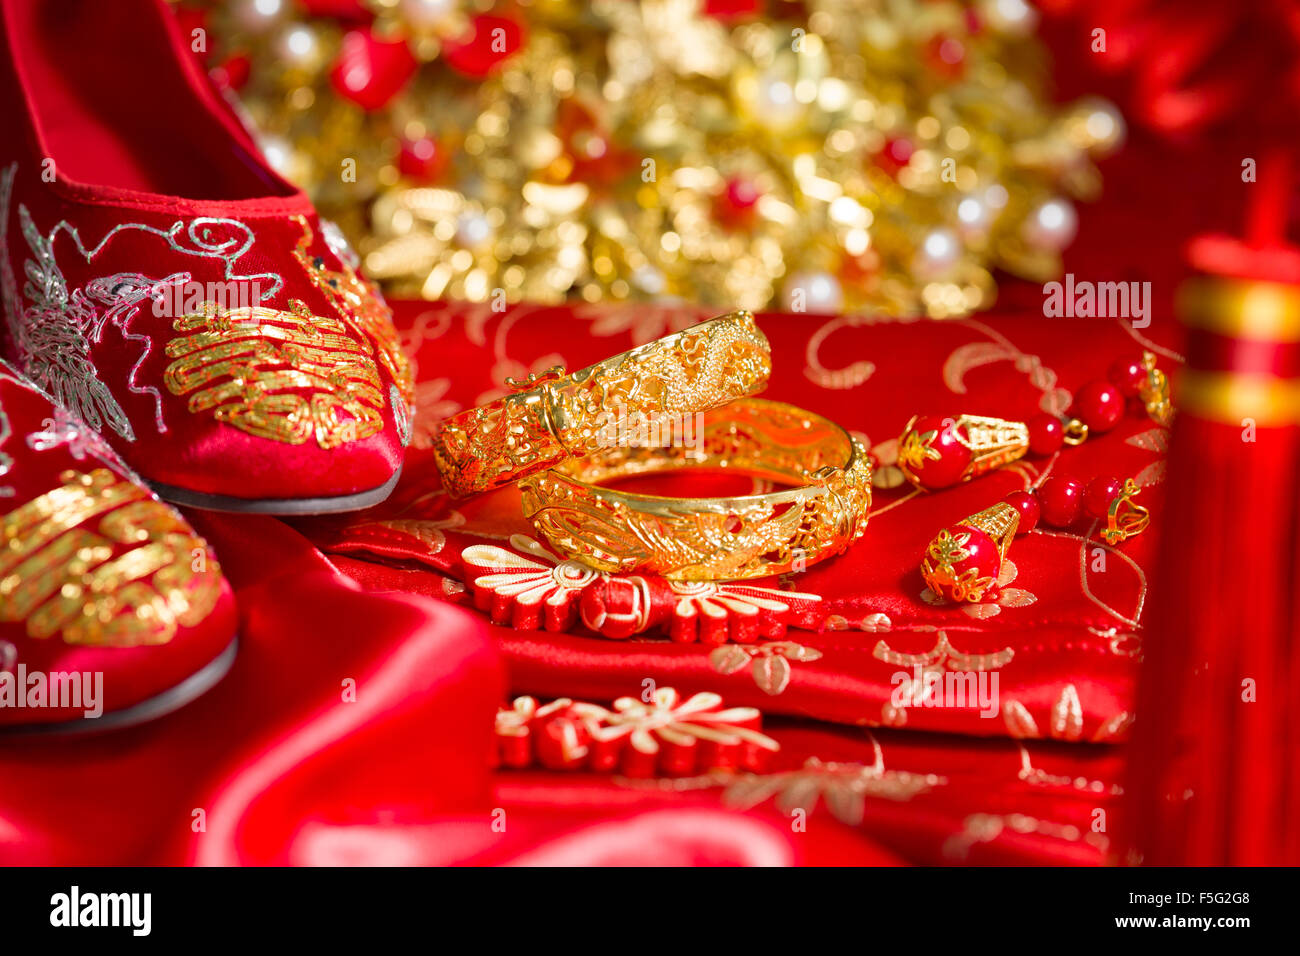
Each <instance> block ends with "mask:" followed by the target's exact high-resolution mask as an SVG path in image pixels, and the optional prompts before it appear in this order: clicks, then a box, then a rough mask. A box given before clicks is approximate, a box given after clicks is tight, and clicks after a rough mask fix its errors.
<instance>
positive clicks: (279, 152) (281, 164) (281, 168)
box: [258, 135, 293, 176]
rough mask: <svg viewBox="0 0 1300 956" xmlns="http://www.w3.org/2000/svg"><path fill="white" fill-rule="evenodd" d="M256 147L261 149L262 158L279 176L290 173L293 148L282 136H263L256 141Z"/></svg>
mask: <svg viewBox="0 0 1300 956" xmlns="http://www.w3.org/2000/svg"><path fill="white" fill-rule="evenodd" d="M258 145H259V146H261V147H262V156H263V157H264V158H265V159H266V161H267V163H269V164H270V166H271V168H272V169H274V170H275V171H276V172H277V173H279V174H280V175H281V176H288V175H289V174H290V173H291V172H292V168H291V167H292V166H293V147H292V146H290V145H289V141H288V140H287V139H285V138H284V137H282V136H274V135H265V136H261V137H259V139H258Z"/></svg>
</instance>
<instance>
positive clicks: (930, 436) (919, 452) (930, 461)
mask: <svg viewBox="0 0 1300 956" xmlns="http://www.w3.org/2000/svg"><path fill="white" fill-rule="evenodd" d="M970 460H971V452H970V449H969V448H967V447H966V446H965V445H963V444H962V443H961V439H960V436H959V435H958V433H957V425H956V422H955V421H954V420H953V419H951V418H943V417H941V416H939V415H926V416H922V417H920V418H917V419H916V421H915V422H913V423H912V427H911V428H909V429H908V431H907V433H906V434H904V436H903V440H902V442H901V443H900V447H899V464H901V465H902V466H903V467H904V469H906V470H907V471H909V472H910V473H911V474H912V475H913V476H914V477H915V478H916V480H917V481H918V482H920V484H921V487H923V488H925V489H927V490H929V491H937V490H938V489H940V488H948V487H950V486H952V485H955V484H957V482H959V481H961V476H962V474H963V473H964V472H965V471H966V466H967V465H969V464H970Z"/></svg>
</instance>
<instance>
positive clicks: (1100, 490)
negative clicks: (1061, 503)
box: [1083, 477, 1124, 521]
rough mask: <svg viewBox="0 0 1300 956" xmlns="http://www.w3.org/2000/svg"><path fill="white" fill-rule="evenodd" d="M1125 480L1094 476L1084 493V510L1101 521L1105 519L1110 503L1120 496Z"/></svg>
mask: <svg viewBox="0 0 1300 956" xmlns="http://www.w3.org/2000/svg"><path fill="white" fill-rule="evenodd" d="M1123 490H1124V482H1122V481H1120V480H1119V479H1118V478H1107V477H1103V478H1094V479H1092V481H1090V482H1088V489H1087V491H1085V492H1084V495H1083V510H1084V511H1086V512H1088V514H1089V515H1091V516H1092V517H1094V518H1096V519H1097V520H1099V521H1105V520H1106V516H1107V514H1108V513H1109V512H1110V503H1111V502H1112V501H1114V500H1115V499H1116V498H1118V497H1119V496H1120V493H1121V492H1122V491H1123Z"/></svg>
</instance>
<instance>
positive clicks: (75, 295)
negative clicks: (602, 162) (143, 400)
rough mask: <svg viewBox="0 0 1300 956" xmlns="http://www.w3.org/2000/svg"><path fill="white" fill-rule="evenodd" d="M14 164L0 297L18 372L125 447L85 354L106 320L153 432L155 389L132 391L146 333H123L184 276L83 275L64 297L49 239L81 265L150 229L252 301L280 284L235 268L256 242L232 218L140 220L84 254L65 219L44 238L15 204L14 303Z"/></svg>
mask: <svg viewBox="0 0 1300 956" xmlns="http://www.w3.org/2000/svg"><path fill="white" fill-rule="evenodd" d="M17 168H18V164H17V163H14V164H11V165H10V166H9V168H8V169H6V170H4V171H3V173H0V292H2V294H3V303H4V307H5V313H6V315H7V317H8V322H9V328H10V332H11V335H12V337H13V340H14V345H15V347H16V348H17V350H18V353H19V359H20V363H21V364H22V366H23V370H24V372H25V373H26V374H27V375H28V376H29V377H30V378H31V379H32V380H33V381H34V382H35V383H36V384H37V385H38V386H40V387H41V388H42V390H43V391H46V392H48V393H50V394H51V395H52V396H53V398H54V400H55V401H56V403H58V404H61V405H65V406H67V407H68V408H69V409H71V410H72V412H73V413H74V414H76V415H77V416H79V417H80V418H81V419H83V420H84V421H85V422H86V423H87V424H89V425H90V426H91V427H92V428H95V429H101V428H102V427H103V426H104V425H108V426H109V427H111V428H112V429H113V430H114V431H116V432H117V433H118V434H119V435H121V436H122V437H123V438H126V439H127V440H128V441H134V440H135V433H134V430H133V429H132V427H131V423H130V421H129V420H128V419H127V417H126V413H125V412H124V411H123V410H122V408H121V406H120V405H119V404H118V403H117V400H116V399H115V398H114V397H113V394H112V392H111V391H110V390H109V388H108V386H107V385H106V384H105V383H104V382H102V381H101V380H100V379H99V378H98V377H97V375H96V374H95V368H94V365H93V363H92V362H91V360H90V357H89V353H90V346H91V344H93V343H98V342H99V341H100V338H101V336H102V335H103V331H104V328H105V327H106V326H107V325H108V324H110V323H111V324H112V325H113V326H114V327H115V328H117V329H118V330H119V331H120V332H121V334H122V337H123V338H124V339H126V340H128V341H131V342H137V343H139V344H140V346H141V353H140V356H139V358H138V359H137V360H136V362H135V364H134V365H132V367H131V371H130V373H129V375H128V377H127V388H128V389H129V390H130V391H131V392H133V393H135V394H140V395H149V396H151V397H152V398H153V402H154V423H155V425H156V426H157V428H158V431H159V432H160V433H161V432H166V431H167V425H166V422H165V421H164V420H163V411H162V394H161V392H159V390H158V389H157V388H156V387H154V386H152V385H141V384H139V382H138V381H137V376H138V373H139V371H140V367H141V366H142V365H143V364H144V362H145V361H146V360H147V359H148V358H149V355H150V352H151V350H152V347H153V340H152V339H151V338H150V337H149V336H147V335H140V334H136V333H132V332H131V331H130V322H131V320H132V319H133V318H135V316H136V315H137V314H138V313H139V310H140V308H141V306H142V305H143V304H144V303H146V302H148V301H151V300H153V298H154V297H155V296H156V295H158V293H159V292H160V291H161V290H162V289H164V288H165V287H167V286H169V285H172V284H174V283H178V282H179V283H186V282H189V281H190V278H191V276H190V273H188V272H179V273H175V274H173V275H170V276H168V277H166V278H164V279H151V278H149V277H148V276H144V275H141V274H139V273H117V274H115V275H111V276H104V277H101V278H97V279H92V280H91V281H90V282H88V283H86V285H85V287H84V289H78V290H75V291H73V292H71V293H69V291H68V288H67V282H66V281H65V280H64V277H63V273H62V272H61V271H60V269H59V267H58V263H57V262H56V261H55V258H54V240H55V238H56V237H57V235H58V234H59V233H60V232H64V233H66V234H67V235H68V238H69V239H70V240H71V241H72V242H73V244H74V245H75V246H76V248H77V251H78V252H79V253H80V254H81V255H82V257H84V258H85V260H86V262H87V263H90V262H92V261H93V260H94V259H95V257H96V256H97V255H99V253H100V251H101V250H102V249H103V248H104V247H105V246H106V245H107V244H108V243H109V241H111V240H112V238H113V237H114V236H116V235H117V234H118V233H119V232H122V231H125V230H128V229H129V230H136V231H140V232H146V233H150V234H152V235H156V236H159V237H160V238H162V239H163V240H164V241H166V243H167V245H168V247H169V248H171V250H172V251H173V252H177V253H180V254H182V255H190V256H199V257H201V258H206V259H218V260H220V261H221V262H223V263H224V270H223V271H224V276H225V279H226V281H228V282H239V281H243V282H249V283H252V287H253V288H254V289H256V290H258V297H259V301H262V302H264V301H266V300H267V299H270V298H272V297H273V296H275V295H276V293H278V292H279V290H280V289H281V287H282V286H283V285H284V280H283V278H282V277H281V276H279V275H278V274H276V273H273V272H264V273H253V274H247V275H240V274H237V273H236V272H235V263H236V262H237V261H238V260H239V259H240V258H241V257H242V256H243V255H244V254H245V253H246V252H248V250H249V249H250V248H251V247H252V245H253V243H254V242H255V240H256V237H255V235H254V233H253V230H252V229H251V228H250V227H249V226H247V225H245V224H244V223H242V222H240V221H238V220H236V219H221V218H215V217H208V216H204V217H200V218H197V219H193V220H191V221H190V222H189V223H188V224H187V223H186V222H185V221H184V220H177V221H176V222H175V223H173V224H172V225H171V227H170V228H167V229H159V228H157V227H155V226H149V225H145V224H144V223H119V224H118V225H116V226H114V227H113V228H112V229H110V230H109V231H108V232H107V233H106V234H105V235H104V237H103V238H102V239H101V240H100V241H99V243H98V244H97V245H95V246H93V247H92V248H89V249H87V247H86V245H85V243H83V242H82V239H81V236H80V234H79V233H78V231H77V229H76V227H74V226H72V225H71V224H69V223H68V222H67V221H66V220H63V221H60V222H59V223H58V224H57V225H56V226H55V227H54V228H53V229H52V230H51V231H50V233H49V235H48V236H43V235H42V234H41V233H40V231H39V230H38V229H37V228H36V226H35V224H34V223H33V222H32V220H31V216H30V214H29V213H28V211H27V208H26V207H25V206H23V205H21V204H20V205H19V207H18V214H19V218H20V224H21V227H22V232H23V236H24V237H25V238H26V240H27V244H28V245H29V246H30V247H31V250H32V254H33V256H34V257H35V258H34V259H29V260H28V261H27V264H26V276H27V280H28V281H27V284H26V285H25V286H24V288H23V293H24V294H25V295H26V297H27V299H28V300H29V302H30V305H28V306H26V307H24V306H23V302H22V299H21V298H20V296H19V295H18V289H17V282H16V281H15V280H14V276H13V270H12V267H11V265H10V259H9V250H8V248H7V243H8V226H9V209H10V204H11V200H12V192H13V181H14V177H15V174H16V172H17Z"/></svg>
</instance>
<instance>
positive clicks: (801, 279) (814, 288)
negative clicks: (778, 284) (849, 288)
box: [785, 272, 844, 312]
mask: <svg viewBox="0 0 1300 956" xmlns="http://www.w3.org/2000/svg"><path fill="white" fill-rule="evenodd" d="M785 305H786V308H787V309H788V310H790V311H791V312H839V311H840V310H841V309H843V308H844V290H843V289H842V288H841V287H840V280H839V279H837V278H835V276H833V275H831V274H830V273H829V272H796V273H795V274H794V275H792V276H790V278H789V279H788V280H787V281H786V284H785Z"/></svg>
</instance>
